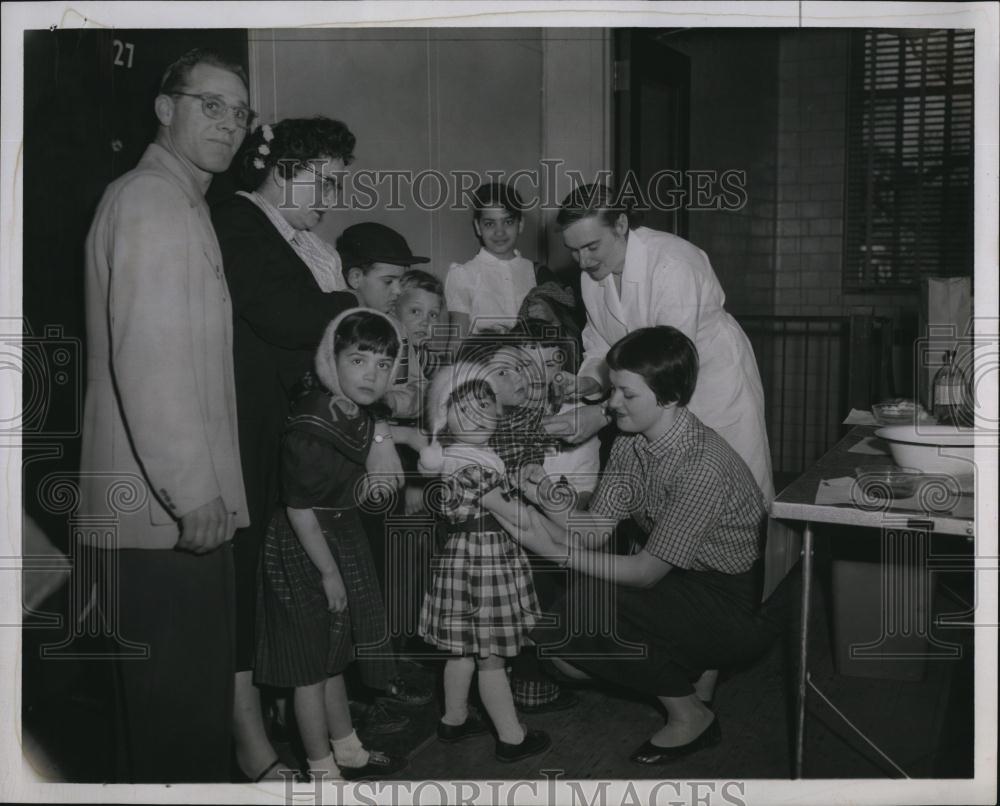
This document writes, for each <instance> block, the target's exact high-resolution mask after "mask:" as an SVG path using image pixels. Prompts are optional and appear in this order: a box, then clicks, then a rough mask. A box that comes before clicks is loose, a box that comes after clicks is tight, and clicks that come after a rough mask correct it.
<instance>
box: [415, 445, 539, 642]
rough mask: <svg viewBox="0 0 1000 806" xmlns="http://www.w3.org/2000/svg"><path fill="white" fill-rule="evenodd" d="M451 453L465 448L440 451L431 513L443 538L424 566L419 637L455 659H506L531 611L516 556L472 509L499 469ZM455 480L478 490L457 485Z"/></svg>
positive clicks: (509, 541)
mask: <svg viewBox="0 0 1000 806" xmlns="http://www.w3.org/2000/svg"><path fill="white" fill-rule="evenodd" d="M455 448H468V446H453V447H452V448H446V449H445V469H444V471H443V473H442V483H443V485H444V487H443V489H444V494H443V495H442V497H441V498H442V500H441V501H440V503H439V510H440V512H441V514H442V515H443V516H444V518H445V519H446V520H447V521H448V523H449V526H448V532H449V534H448V540H447V542H446V543H445V545H444V548H443V549H442V551H441V552H440V553H438V554H436V555H435V556H434V557H433V558H432V560H431V573H432V582H431V589H430V590H429V591H428V592H427V594H426V596H425V597H424V605H423V608H422V610H421V612H420V626H419V634H420V635H421V636H422V637H423V639H424V640H425V641H427V643H429V644H432V645H434V646H436V647H438V648H439V649H443V650H446V651H447V652H451V653H452V654H455V655H474V656H478V657H482V658H485V657H488V656H489V655H498V656H500V657H506V658H509V657H513V656H515V655H517V654H518V652H519V651H520V650H521V647H522V646H524V645H525V643H526V642H525V636H526V634H527V632H528V630H530V629H531V628H532V627H533V626H534V625H535V624H536V622H537V621H538V617H539V605H538V598H537V597H536V595H535V586H534V583H533V582H532V579H531V569H530V568H529V566H528V558H527V556H526V555H525V553H524V550H523V549H522V548H521V546H520V544H519V543H518V542H517V541H516V540H514V539H513V538H511V537H510V535H508V534H507V532H505V531H504V530H503V528H502V527H501V526H500V524H499V523H498V522H497V521H496V519H495V518H493V516H492V515H490V514H489V513H488V512H486V511H485V510H483V509H482V507H481V506H480V504H479V499H480V498H481V497H482V496H483V495H485V494H486V493H488V492H489V491H490V490H491V489H493V488H494V487H497V486H498V485H499V484H500V482H501V478H502V476H503V470H504V467H503V463H502V462H501V461H500V460H499V458H498V457H497V456H496V454H495V453H493V452H492V451H489V450H484V449H471V450H464V451H463V450H457V451H456V450H455ZM449 452H451V454H452V455H451V456H449V455H448V454H449ZM476 471H478V472H476ZM463 473H466V474H469V473H474V474H475V475H477V476H479V477H480V482H481V483H480V484H479V485H478V487H469V486H467V484H463V483H461V482H460V481H459V476H460V474H463ZM469 483H471V482H469Z"/></svg>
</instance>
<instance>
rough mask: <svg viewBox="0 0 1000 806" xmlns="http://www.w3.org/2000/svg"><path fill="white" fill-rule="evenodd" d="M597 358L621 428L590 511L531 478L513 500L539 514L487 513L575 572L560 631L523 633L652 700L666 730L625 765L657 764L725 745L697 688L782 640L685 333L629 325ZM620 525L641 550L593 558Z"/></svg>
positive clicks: (725, 448)
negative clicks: (707, 421)
mask: <svg viewBox="0 0 1000 806" xmlns="http://www.w3.org/2000/svg"><path fill="white" fill-rule="evenodd" d="M607 360H608V366H609V368H610V370H611V372H610V376H611V383H612V394H611V398H610V400H609V402H608V404H607V413H608V416H609V417H611V418H613V419H614V420H615V422H616V423H617V425H618V428H619V429H620V430H621V431H622V432H623V433H622V434H621V435H620V436H619V437H618V438H617V439H616V441H615V443H614V446H613V448H612V451H611V456H610V458H609V460H608V464H607V467H606V468H605V470H604V473H603V474H602V476H601V479H600V481H599V483H598V486H597V490H596V491H595V493H594V496H593V498H592V499H591V502H590V507H589V509H588V510H587V511H586V512H580V511H569V512H567V511H566V507H565V505H563V506H560V503H561V502H559V501H556V500H554V499H555V496H547V495H546V492H547V490H546V489H545V488H544V486H543V487H542V488H541V489H539V487H538V486H537V485H535V484H532V483H525V484H524V485H523V489H522V493H523V494H524V496H525V497H526V498H528V499H529V500H531V501H532V502H534V503H535V505H536V506H537V507H538V508H537V509H536V508H535V507H527V506H525V505H520V506H516V505H513V504H510V503H507V502H503V505H502V506H496V507H494V506H491V507H490V509H491V510H492V511H493V512H494V514H495V515H496V516H497V517H498V519H499V520H500V521H501V523H503V524H504V525H505V526H506V527H507V529H508V531H509V532H510V533H511V534H513V535H515V536H516V537H517V538H518V540H520V541H521V543H522V544H523V545H524V546H526V547H528V548H530V549H531V550H532V551H534V552H536V553H538V554H543V555H550V556H551V557H552V558H554V559H555V558H558V559H557V561H558V562H560V563H561V564H562V565H564V566H565V567H567V568H569V569H571V570H572V571H574V572H576V573H575V574H573V575H572V577H571V579H570V583H569V586H568V590H569V593H568V594H567V597H566V599H565V600H564V604H563V607H562V612H561V614H560V615H561V618H560V619H559V622H558V623H559V626H558V627H557V628H555V629H554V630H546V631H545V634H544V635H543V634H542V631H541V630H536V631H535V632H534V633H532V637H533V638H536V640H538V643H539V644H540V645H541V644H543V643H547V644H551V645H553V646H556V645H557V646H558V647H559V649H558V654H559V655H560V656H561V657H564V658H570V659H571V660H572V664H573V667H578V669H577V671H578V670H581V669H582V670H583V671H584V672H586V673H588V674H589V675H593V676H595V677H601V678H605V679H608V680H613V681H615V682H616V683H619V684H624V685H626V686H628V687H629V688H632V689H634V690H637V691H639V692H642V693H645V694H649V695H654V696H656V697H657V698H658V699H659V700H660V702H661V703H662V704H663V706H664V707H665V708H666V711H667V714H668V720H667V724H666V725H665V726H664V727H663V728H662V729H661V730H659V731H658V732H657V733H656V734H654V735H653V736H652V737H651V738H650V739H649V740H648V741H646V742H644V743H643V744H642V746H641V747H639V748H638V749H637V750H636V751H635V752H634V753H633V754H632V756H631V758H632V760H633V761H634V762H637V763H639V764H662V763H666V762H668V761H671V760H673V759H676V758H679V757H682V756H685V755H688V754H690V753H692V752H695V751H697V750H700V749H702V748H706V747H710V746H712V745H715V744H718V743H719V741H721V736H722V734H721V730H720V727H719V720H718V719H717V718H716V716H715V714H714V713H713V712H712V710H711V709H710V708H709V707H708V705H707V703H706V702H705V701H703V699H701V698H699V696H698V693H697V692H696V685H697V684H698V683H699V680H702V678H703V677H704V676H706V673H707V674H708V675H710V674H712V670H716V669H718V668H720V667H724V666H730V665H734V664H741V663H744V662H747V661H749V660H752V659H754V658H756V657H757V656H759V655H760V654H762V653H763V651H764V650H765V649H766V648H767V646H768V645H769V644H770V643H771V641H772V640H773V639H774V638H775V637H776V636H777V634H778V630H779V625H778V624H777V621H776V620H774V619H772V618H771V617H770V616H769V615H768V614H767V613H766V612H762V611H761V610H760V608H759V602H760V593H761V587H760V581H761V574H760V573H759V572H760V570H761V563H760V561H759V558H760V545H761V540H762V537H763V526H764V523H765V507H764V499H763V497H762V496H761V493H760V489H759V487H758V486H757V484H756V482H755V481H754V477H753V475H752V474H751V472H750V470H749V469H748V468H747V466H746V464H745V463H744V462H743V460H742V459H741V458H740V457H739V456H738V455H737V453H736V452H735V451H734V450H733V449H732V448H731V447H730V446H729V445H728V444H727V443H726V441H725V440H724V439H722V438H721V437H720V436H719V435H718V434H716V433H715V431H713V430H712V429H710V428H708V427H707V426H705V425H704V424H703V423H702V422H701V421H700V420H699V419H698V418H697V417H695V416H694V415H693V414H691V412H689V411H688V410H687V408H686V404H687V402H688V401H689V400H690V399H691V395H692V393H693V392H694V388H695V382H696V380H697V376H698V354H697V350H696V349H695V346H694V344H693V343H692V342H691V340H690V339H689V338H688V337H687V336H685V335H684V334H683V333H681V332H680V331H679V330H677V329H675V328H673V327H667V326H660V327H650V328H643V329H640V330H635V331H633V332H632V333H630V334H628V335H627V336H626V337H625V338H623V339H622V340H621V341H619V342H618V343H617V344H615V345H614V347H612V349H611V351H610V352H609V353H608V358H607ZM628 517H632V518H633V519H634V520H635V521H636V522H637V523H638V524H639V526H640V527H641V528H642V530H643V531H644V532H645V533H646V534H647V535H648V537H647V539H646V542H645V545H644V546H643V547H642V548H641V549H640V550H639V551H637V552H636V553H633V554H630V555H615V554H610V553H607V552H606V551H603V550H602V549H603V547H604V546H605V545H606V544H607V543H608V540H609V538H610V536H611V533H612V531H613V529H614V527H615V525H616V524H617V523H618V522H619V521H622V520H624V519H625V518H628ZM602 597H603V598H602ZM601 602H604V603H606V604H605V605H604V607H606V608H608V609H610V608H612V607H613V610H611V611H610V615H611V617H610V618H606V619H603V621H605V622H606V623H608V624H611V625H613V629H607V628H605V629H604V630H599V631H597V634H594V633H595V631H594V630H592V629H590V630H588V629H585V628H581V625H579V624H577V625H575V626H576V628H575V629H574V620H577V621H578V620H580V619H581V618H584V617H586V615H587V607H585V606H586V605H589V608H590V609H591V610H592V609H593V608H594V607H595V606H596V605H598V604H599V603H601ZM599 615H600V614H599ZM604 615H605V616H607V615H609V613H608V611H607V610H605V611H604ZM553 633H558V635H554V634H553ZM557 666H559V667H560V668H561V669H563V671H566V672H571V671H575V670H574V668H573V667H570V666H569V665H568V664H566V663H565V661H561V662H559V663H557ZM702 682H704V681H703V680H702ZM698 690H700V691H701V693H702V695H703V697H704V699H705V700H709V699H710V697H709V696H705V694H706V692H705V691H704V690H703V687H702V686H700V685H698Z"/></svg>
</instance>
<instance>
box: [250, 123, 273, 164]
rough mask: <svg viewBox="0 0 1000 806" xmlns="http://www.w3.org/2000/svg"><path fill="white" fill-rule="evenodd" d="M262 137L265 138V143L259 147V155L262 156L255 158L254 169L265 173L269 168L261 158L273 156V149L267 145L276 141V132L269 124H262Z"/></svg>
mask: <svg viewBox="0 0 1000 806" xmlns="http://www.w3.org/2000/svg"><path fill="white" fill-rule="evenodd" d="M260 136H261V137H263V138H264V142H263V143H261V144H260V145H259V146H257V153H258V154H259V155H260V156H257V157H254V158H253V167H254V168H256V169H257V170H258V171H263V170H264V169H265V168H266V167H267V163H266V162H264V160H262V159H261V157H268V156H270V155H271V149H270V148H268V146H267V144H268V143H270V142H271V141H272V140H273V139H274V131H273V130H272V129H271V127H270V125H268V124H267V123H263V124H261V127H260Z"/></svg>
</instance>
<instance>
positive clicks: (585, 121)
mask: <svg viewBox="0 0 1000 806" xmlns="http://www.w3.org/2000/svg"><path fill="white" fill-rule="evenodd" d="M250 40H251V48H250V58H251V70H252V73H251V74H252V79H253V82H254V85H255V86H254V92H255V93H256V94H257V98H256V99H255V100H256V103H257V108H258V109H259V110H260V113H261V119H262V120H264V121H268V122H271V121H277V120H280V119H282V118H285V117H292V116H309V115H315V114H323V115H327V116H330V117H334V118H338V119H340V120H343V121H344V122H345V123H346V124H347V125H348V126H349V128H350V129H351V130H352V131H353V132H354V134H355V135H356V136H357V139H358V144H357V148H356V161H355V163H354V164H353V165H352V166H351V170H352V171H353V172H354V173H355V176H356V175H357V172H358V171H364V170H368V171H380V172H386V171H401V172H409V173H410V174H412V175H419V174H420V172H427V171H435V172H441V174H442V175H444V176H445V177H447V181H446V184H445V185H443V186H442V185H441V184H440V183H439V181H438V180H437V179H435V178H434V177H433V176H430V175H425V176H424V180H423V183H422V184H421V185H419V186H415V187H413V186H411V184H410V183H409V182H408V181H406V180H403V181H401V182H400V185H399V187H400V190H401V192H400V193H399V194H398V197H397V198H396V202H397V203H396V204H393V203H392V202H393V200H392V198H391V194H390V193H389V191H390V185H391V181H390V180H388V179H386V180H385V181H384V182H382V184H380V185H378V186H377V187H378V189H379V190H380V191H382V192H381V193H380V194H379V196H378V198H377V200H376V203H375V205H374V207H373V208H372V209H370V210H368V211H362V210H357V209H341V210H334V211H331V212H330V213H329V214H327V216H325V217H324V220H323V221H322V223H321V224H320V225H319V227H318V228H317V233H318V234H319V235H320V236H322V237H324V238H326V239H328V240H330V241H333V240H335V239H336V237H337V235H338V234H339V233H340V232H341V231H343V229H344V228H345V227H347V226H349V225H351V224H354V223H357V222H360V221H367V220H374V221H379V222H381V223H384V224H387V225H389V226H391V227H393V228H394V229H397V230H398V231H400V232H401V233H402V234H403V235H404V236H405V237H406V239H407V240H408V241H409V243H410V246H411V248H412V249H413V251H414V252H415V253H417V254H421V255H426V256H428V257H430V258H431V264H430V270H431V271H433V272H434V273H436V274H437V275H438V276H440V277H442V278H443V277H444V275H445V273H446V271H447V268H448V266H449V265H450V264H451V263H452V262H456V261H464V260H467V259H469V258H471V257H472V256H473V255H474V254H475V253H476V251H477V250H478V248H479V244H478V242H477V241H476V238H475V234H474V232H473V230H472V225H471V221H472V217H471V214H470V212H469V211H468V209H465V208H464V207H462V206H461V205H459V204H457V203H456V198H457V195H458V194H457V192H456V191H457V190H458V189H459V188H461V187H462V184H463V183H466V185H465V186H466V188H469V187H470V186H471V187H474V186H475V184H478V181H479V179H485V175H486V172H487V171H500V172H503V173H504V174H505V175H510V174H513V173H514V172H515V171H523V170H527V171H531V172H534V173H535V174H536V175H538V176H539V177H540V178H541V177H542V176H544V174H545V171H544V169H543V168H542V166H541V162H540V161H541V160H542V158H543V156H555V157H558V158H561V159H565V160H567V163H568V164H570V165H571V166H573V167H576V168H578V169H580V170H583V171H585V172H590V171H593V170H596V169H597V168H599V167H603V166H604V165H606V158H605V155H606V151H607V142H606V135H605V129H606V125H605V121H604V116H606V111H605V110H606V106H607V105H606V104H604V103H602V101H601V93H602V92H603V91H604V88H603V87H602V86H601V85H600V84H599V83H598V78H596V77H599V76H601V75H603V73H604V72H606V69H607V68H606V64H605V60H604V55H605V54H604V51H603V50H602V43H603V42H604V41H605V40H606V34H605V33H604V32H603V31H601V30H589V31H582V30H577V29H556V30H546V31H543V30H541V29H537V28H530V29H528V28H522V29H505V28H492V29H482V28H480V29H456V28H437V29H414V28H392V29H384V28H382V29H371V28H369V29H316V30H298V29H295V30H284V29H281V30H277V29H272V30H263V31H252V32H251V35H250ZM456 172H466V173H468V174H474V175H475V176H476V177H477V178H475V179H472V178H470V179H463V178H462V177H460V176H457V175H456ZM373 184H374V183H373ZM540 184H542V183H541V182H536V181H534V180H533V179H532V177H530V176H529V177H525V178H522V179H521V180H519V181H518V182H517V188H518V190H519V191H520V192H521V193H522V195H523V196H524V197H525V199H526V201H531V200H534V199H535V198H536V197H537V196H538V195H539V185H540ZM411 188H412V190H411ZM442 189H445V190H446V191H447V201H446V203H445V205H444V206H438V207H437V209H427V207H426V205H425V206H424V207H422V206H421V205H420V203H419V200H420V198H421V197H422V198H423V201H424V202H431V203H433V202H435V201H436V200H437V198H438V197H440V195H441V190H442ZM542 189H543V190H544V188H542ZM543 195H546V194H543ZM547 195H548V196H549V197H551V196H552V194H551V193H549V194H547ZM393 207H398V208H399V209H391V208H393ZM547 220H548V219H547V217H546V216H545V215H544V214H543V211H540V210H538V209H535V210H532V211H529V212H528V214H527V215H526V216H525V227H524V233H523V235H522V236H521V241H520V246H521V251H522V253H524V254H525V255H526V256H527V257H530V258H535V259H539V260H543V261H547V260H548V251H549V245H548V240H549V239H548V233H546V232H545V226H546V223H547Z"/></svg>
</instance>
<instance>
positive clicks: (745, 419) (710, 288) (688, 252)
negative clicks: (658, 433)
mask: <svg viewBox="0 0 1000 806" xmlns="http://www.w3.org/2000/svg"><path fill="white" fill-rule="evenodd" d="M580 290H581V293H582V296H583V301H584V304H585V305H586V307H587V325H586V326H585V327H584V329H583V350H584V361H583V366H582V367H581V368H580V375H585V376H589V377H593V378H596V379H597V380H599V381H600V382H601V383H602V385H603V386H605V387H606V386H607V364H606V363H605V360H604V357H605V355H606V354H607V352H608V350H609V349H611V346H612V345H613V344H614V343H615V342H617V341H619V340H620V339H622V338H624V337H625V336H626V335H627V334H629V333H630V332H632V331H633V330H638V329H639V328H642V327H652V326H655V325H672V326H673V327H675V328H677V329H678V330H680V331H682V332H683V333H684V335H686V336H687V337H688V338H689V339H691V341H693V342H694V344H695V346H696V347H697V348H698V365H699V366H698V383H697V385H696V387H695V391H694V395H693V396H692V398H691V402H690V403H689V404H688V409H689V410H690V411H691V412H692V413H694V414H695V415H696V416H697V417H698V419H700V420H701V421H702V422H703V423H704V424H705V425H707V426H708V427H709V428H712V429H714V430H715V431H716V432H718V434H719V435H720V436H721V437H723V439H725V440H726V441H727V442H728V443H729V444H730V446H731V447H732V448H733V449H734V450H735V451H736V452H737V453H738V454H739V455H740V457H741V458H742V459H743V461H744V462H746V463H747V465H748V466H749V468H750V470H751V471H752V472H753V475H754V478H755V479H756V480H757V484H758V485H759V486H760V488H761V491H762V492H763V493H764V497H765V498H766V499H767V500H768V501H770V499H771V498H773V497H774V484H773V481H772V479H771V452H770V449H769V447H768V442H767V430H766V427H765V419H764V390H763V387H762V386H761V382H760V373H759V371H758V369H757V360H756V358H755V357H754V353H753V348H752V347H751V346H750V340H749V339H748V338H747V337H746V334H745V333H744V332H743V329H742V328H741V327H740V326H739V324H737V322H736V320H735V319H733V317H732V316H730V315H729V313H727V312H726V310H725V308H724V307H723V306H724V304H725V301H726V297H725V294H724V293H723V291H722V286H721V285H720V284H719V280H718V278H716V276H715V272H714V271H713V270H712V265H711V263H709V260H708V256H707V255H706V254H705V253H704V252H703V251H702V250H701V249H699V248H698V247H696V246H695V245H694V244H692V243H689V242H688V241H685V240H684V239H683V238H679V237H677V236H676V235H671V234H669V233H666V232H657V231H656V230H652V229H648V228H646V227H640V228H638V229H636V230H633V231H632V232H630V233H629V239H628V246H627V248H626V252H625V268H624V270H623V271H622V277H621V296H620V297H619V295H618V291H617V289H616V288H615V283H614V277H613V276H612V275H610V274H609V275H608V276H607V277H605V278H604V279H603V280H601V281H600V282H594V281H593V280H591V279H590V277H588V276H587V275H586V274H585V273H584V274H583V275H582V276H581V278H580Z"/></svg>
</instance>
